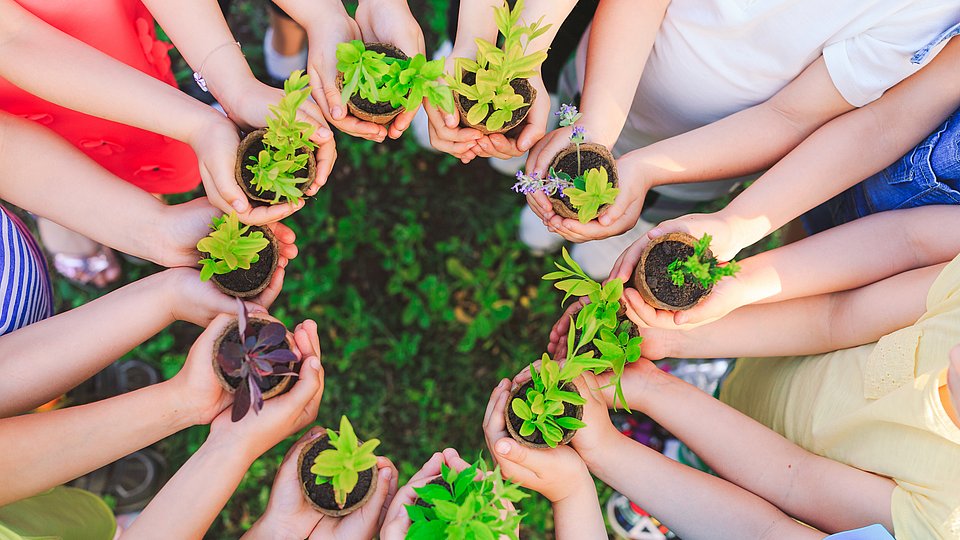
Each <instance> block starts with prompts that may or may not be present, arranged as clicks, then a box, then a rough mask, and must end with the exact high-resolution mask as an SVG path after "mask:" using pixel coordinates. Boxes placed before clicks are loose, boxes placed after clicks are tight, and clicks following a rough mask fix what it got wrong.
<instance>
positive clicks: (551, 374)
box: [510, 353, 587, 448]
mask: <svg viewBox="0 0 960 540" xmlns="http://www.w3.org/2000/svg"><path fill="white" fill-rule="evenodd" d="M530 376H531V381H532V382H533V385H532V388H528V389H527V393H526V395H525V396H523V397H522V398H521V397H516V398H514V399H513V401H512V402H511V403H510V408H511V409H512V410H513V414H515V415H517V417H518V418H520V419H521V420H523V423H522V424H521V425H520V429H519V430H518V433H519V434H520V436H521V437H529V436H531V435H533V434H534V432H536V431H539V432H540V435H541V436H542V437H543V441H544V442H545V443H546V444H547V445H548V446H549V447H551V448H556V447H557V445H558V444H560V441H561V440H563V430H564V429H567V430H575V429H580V428H582V427H586V424H584V423H583V422H582V421H581V420H578V419H576V418H573V417H570V416H564V415H563V411H564V405H563V404H564V403H569V404H571V405H583V404H584V403H586V402H587V400H586V399H585V398H584V397H583V396H581V395H580V394H577V393H575V392H569V391H567V390H563V386H564V384H566V383H567V382H568V381H564V380H562V379H561V377H560V365H559V364H558V363H557V362H556V361H554V360H551V359H550V356H549V355H547V354H546V353H544V354H543V357H542V358H541V360H540V369H539V370H538V369H536V368H535V367H534V366H533V365H532V364H531V366H530Z"/></svg>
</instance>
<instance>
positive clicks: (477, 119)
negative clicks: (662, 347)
mask: <svg viewBox="0 0 960 540" xmlns="http://www.w3.org/2000/svg"><path fill="white" fill-rule="evenodd" d="M489 111H490V106H489V105H487V104H486V103H477V104H475V105H474V106H473V107H470V110H469V111H467V122H470V123H471V124H480V123H481V122H483V119H484V118H486V117H487V113H488V112H489Z"/></svg>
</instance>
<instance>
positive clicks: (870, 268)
mask: <svg viewBox="0 0 960 540" xmlns="http://www.w3.org/2000/svg"><path fill="white" fill-rule="evenodd" d="M957 228H960V208H958V207H956V206H949V205H939V206H924V207H919V208H911V209H907V210H891V211H888V212H880V213H878V214H874V215H871V216H866V217H864V218H862V219H858V220H855V221H853V222H850V223H845V224H843V225H841V226H839V227H834V228H832V229H830V230H827V231H824V232H822V233H820V234H817V235H814V236H811V237H809V238H804V239H803V240H800V241H798V242H794V243H792V244H788V245H786V246H782V247H779V248H777V249H774V250H771V251H766V252H763V253H761V254H759V255H755V256H753V257H750V258H748V259H745V260H743V261H740V266H741V271H740V273H738V274H737V275H736V276H735V277H732V278H724V279H722V280H720V282H718V283H717V284H716V285H715V286H714V289H713V291H712V292H711V294H710V295H709V296H708V297H707V298H706V300H704V301H703V302H701V303H700V304H698V305H697V306H695V307H694V308H692V309H689V310H686V311H677V312H671V311H660V310H655V309H654V308H652V307H651V306H649V305H646V304H643V305H639V304H632V306H633V307H634V308H635V312H636V314H637V316H638V317H640V318H641V319H642V320H643V322H644V323H646V324H647V325H650V326H654V327H658V328H679V327H681V326H683V327H684V328H689V327H690V326H685V325H699V324H705V323H708V322H710V321H713V320H716V319H718V318H720V317H723V316H724V315H726V314H728V313H730V312H731V311H733V310H735V309H737V308H739V307H742V306H745V305H748V304H753V303H772V302H780V301H784V300H790V299H794V298H802V297H806V296H815V295H818V294H826V293H832V292H837V291H845V290H850V289H855V288H857V287H863V286H865V285H869V284H871V283H875V282H877V281H880V280H882V279H885V278H888V277H891V276H895V275H897V274H900V273H903V272H906V271H908V270H914V269H917V268H924V267H927V266H931V265H935V264H940V263H944V262H949V261H950V260H952V259H953V258H954V257H955V256H956V254H957V253H960V237H958V236H955V235H953V236H951V235H942V234H938V231H943V230H956V229H957ZM878 240H879V241H878ZM648 242H649V239H648V237H641V238H640V240H638V241H637V242H636V243H635V244H634V245H632V246H631V247H630V248H629V249H628V250H627V251H626V252H624V254H623V256H622V257H621V259H620V261H618V264H617V265H615V266H614V270H613V272H612V274H611V277H618V278H620V279H623V280H624V282H625V283H628V284H629V283H631V281H630V280H631V279H632V276H631V274H632V273H633V269H634V267H635V266H636V264H637V262H638V260H639V257H640V254H641V252H642V251H643V248H644V247H645V246H646V245H647V243H648Z"/></svg>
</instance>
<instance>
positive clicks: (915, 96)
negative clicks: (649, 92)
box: [626, 39, 960, 260]
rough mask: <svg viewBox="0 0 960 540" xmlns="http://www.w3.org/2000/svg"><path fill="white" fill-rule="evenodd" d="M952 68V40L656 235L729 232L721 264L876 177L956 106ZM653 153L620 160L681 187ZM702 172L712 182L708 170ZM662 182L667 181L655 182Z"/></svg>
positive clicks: (959, 80)
mask: <svg viewBox="0 0 960 540" xmlns="http://www.w3.org/2000/svg"><path fill="white" fill-rule="evenodd" d="M958 62H960V40H956V39H955V40H953V42H951V43H949V44H948V45H947V46H946V48H944V50H943V52H942V53H941V54H940V55H939V56H937V57H936V58H934V59H933V61H931V62H930V65H928V66H927V67H925V68H924V69H922V70H920V71H919V72H917V73H916V74H915V75H913V76H911V77H910V78H908V79H906V80H904V81H903V82H902V83H900V84H898V85H897V86H895V87H893V88H891V89H890V90H888V91H887V92H886V93H885V94H884V95H883V97H881V98H880V99H878V100H877V101H875V102H874V103H871V104H870V105H867V106H866V107H864V108H862V109H859V110H856V111H852V112H850V113H847V114H845V115H843V116H841V117H839V118H837V119H835V120H833V121H832V122H830V123H828V124H827V125H825V126H823V127H822V128H820V129H819V130H817V132H816V133H814V134H813V135H811V136H810V138H808V139H807V140H805V141H804V142H803V143H802V144H801V145H800V146H798V147H797V148H796V149H795V150H794V151H792V152H790V154H788V155H787V156H786V157H784V158H783V159H782V160H781V161H780V162H779V163H777V164H776V165H775V166H773V167H772V168H771V169H770V170H769V171H767V172H766V173H765V174H764V175H763V176H761V177H760V179H758V180H757V181H756V182H754V183H753V184H752V185H751V186H750V187H748V188H747V189H746V190H745V191H744V192H743V193H741V194H740V195H739V196H737V198H735V199H734V200H733V201H732V202H731V203H730V204H729V205H727V206H726V208H724V209H723V210H720V211H719V212H716V213H715V214H707V215H691V216H684V217H682V218H679V219H676V220H671V221H668V222H666V223H663V224H661V225H660V226H659V227H658V229H659V230H662V231H665V232H673V231H694V232H696V231H699V230H701V229H703V228H704V227H707V226H709V224H710V223H715V222H719V223H721V224H722V227H723V228H725V229H729V233H728V235H725V236H724V238H722V239H720V242H718V244H717V249H716V250H715V251H714V252H715V253H716V254H717V256H718V257H720V258H721V260H728V259H729V258H730V257H732V256H733V255H734V254H736V253H737V252H738V251H740V250H741V249H742V248H745V247H747V246H749V245H752V244H754V243H755V242H757V241H759V240H760V239H761V238H763V237H764V236H766V235H767V234H769V233H771V232H773V231H775V230H777V229H778V228H780V227H782V226H783V225H785V224H786V223H787V222H789V221H790V220H792V219H794V218H795V217H797V216H799V215H800V214H802V213H804V212H806V211H807V210H809V209H811V208H813V207H815V206H817V205H818V204H820V203H822V202H824V201H826V200H828V199H830V198H831V197H833V196H835V195H837V194H839V193H841V192H843V191H844V190H846V189H847V188H850V187H852V186H853V185H855V184H857V183H858V182H860V181H862V180H863V179H864V178H867V177H869V176H870V175H872V174H874V173H876V172H877V171H880V170H882V169H883V168H884V167H886V166H888V165H889V164H891V163H893V162H894V161H896V160H897V159H898V158H900V157H901V156H903V155H904V154H906V153H907V152H909V151H910V149H911V148H913V147H914V146H915V145H916V144H917V143H918V142H920V141H921V140H923V139H924V138H925V137H926V136H927V135H929V134H930V133H931V132H933V131H934V130H935V129H936V128H937V126H939V125H940V124H942V123H943V121H944V119H945V118H947V117H948V116H950V113H952V112H953V111H955V110H957V108H958V107H960V73H958V71H957V69H956V66H957V64H958ZM704 129H706V128H704ZM681 137H683V136H681ZM677 139H678V141H675V143H674V144H679V139H680V137H677ZM655 146H656V145H652V146H650V147H648V148H645V149H642V150H638V151H637V154H638V156H637V157H636V158H626V159H640V160H646V161H649V162H653V163H660V164H661V165H663V166H664V167H663V169H662V172H661V169H658V171H657V173H656V177H655V178H656V180H655V182H661V183H674V182H676V181H677V178H679V179H680V181H686V180H683V179H684V178H687V176H686V174H688V173H687V172H678V173H671V172H670V167H669V166H667V160H668V156H671V154H670V152H672V151H673V149H672V148H667V149H656V148H654V147H655ZM702 173H704V174H707V175H711V176H712V175H713V171H709V170H704V171H702ZM664 178H667V179H670V178H672V179H670V180H668V181H665V182H662V180H663V179H664ZM691 178H692V177H691ZM690 181H692V180H690ZM798 186H803V188H802V189H798Z"/></svg>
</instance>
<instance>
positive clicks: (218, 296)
mask: <svg viewBox="0 0 960 540" xmlns="http://www.w3.org/2000/svg"><path fill="white" fill-rule="evenodd" d="M160 275H161V276H163V278H164V279H166V290H167V291H169V293H168V294H167V298H169V299H170V301H171V306H170V310H171V313H172V315H173V319H174V320H177V321H187V322H190V323H193V324H195V325H197V326H207V324H209V323H210V321H211V320H213V318H214V317H216V316H217V315H219V314H221V313H236V311H237V301H236V299H235V298H233V297H232V296H228V295H226V294H223V292H221V291H220V289H218V288H217V286H216V285H214V284H213V283H212V282H210V281H200V272H199V271H198V270H195V269H193V268H171V269H169V270H166V271H164V272H163V273H162V274H160ZM285 275H286V271H285V270H284V269H283V268H277V270H276V272H274V273H273V277H272V278H271V279H270V283H269V284H268V285H267V288H266V289H264V290H263V292H261V293H260V294H258V295H257V296H255V297H253V298H251V299H248V300H246V301H245V302H244V303H245V304H246V306H247V310H249V311H250V312H252V313H255V312H260V313H266V311H267V308H269V307H270V306H271V305H272V304H273V302H274V300H276V299H277V296H279V294H280V291H281V290H282V289H283V278H284V276H285Z"/></svg>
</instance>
